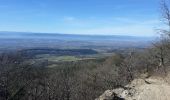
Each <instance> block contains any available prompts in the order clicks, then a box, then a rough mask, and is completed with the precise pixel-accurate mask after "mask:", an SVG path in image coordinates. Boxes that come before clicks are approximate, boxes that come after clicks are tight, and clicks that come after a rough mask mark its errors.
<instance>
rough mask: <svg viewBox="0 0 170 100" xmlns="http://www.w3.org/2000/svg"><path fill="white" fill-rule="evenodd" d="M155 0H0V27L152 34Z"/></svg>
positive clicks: (155, 22)
mask: <svg viewBox="0 0 170 100" xmlns="http://www.w3.org/2000/svg"><path fill="white" fill-rule="evenodd" d="M159 8H160V1H159V0H0V31H18V32H42V33H65V34H89V35H97V34H98V35H133V36H152V35H154V34H155V30H156V29H157V28H159V27H160V26H161V22H160V14H159V13H160V11H159V10H160V9H159Z"/></svg>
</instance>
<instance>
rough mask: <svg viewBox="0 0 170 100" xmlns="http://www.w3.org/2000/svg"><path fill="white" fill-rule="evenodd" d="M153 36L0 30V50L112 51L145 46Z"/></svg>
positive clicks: (150, 41) (152, 39)
mask: <svg viewBox="0 0 170 100" xmlns="http://www.w3.org/2000/svg"><path fill="white" fill-rule="evenodd" d="M154 40H155V38H154V37H137V36H121V35H110V36H109V35H74V34H60V33H31V32H0V45H1V46H0V52H1V51H7V50H21V49H30V48H55V49H94V50H98V51H112V50H115V49H117V50H120V49H122V48H123V49H126V48H146V47H148V46H151V43H152V42H153V41H154Z"/></svg>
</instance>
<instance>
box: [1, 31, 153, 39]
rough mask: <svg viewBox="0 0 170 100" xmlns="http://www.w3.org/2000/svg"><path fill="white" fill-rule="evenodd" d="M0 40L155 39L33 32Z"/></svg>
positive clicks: (12, 33)
mask: <svg viewBox="0 0 170 100" xmlns="http://www.w3.org/2000/svg"><path fill="white" fill-rule="evenodd" d="M0 38H23V39H25V38H27V39H31V38H45V39H61V40H89V41H95V40H101V41H102V40H121V41H128V40H129V41H132V40H135V41H136V40H137V41H139V40H142V41H150V40H153V39H154V37H141V36H123V35H77V34H61V33H32V32H2V31H1V32H0Z"/></svg>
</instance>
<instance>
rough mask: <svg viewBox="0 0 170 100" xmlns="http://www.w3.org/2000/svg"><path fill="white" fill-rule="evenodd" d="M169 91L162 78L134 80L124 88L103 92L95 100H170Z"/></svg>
mask: <svg viewBox="0 0 170 100" xmlns="http://www.w3.org/2000/svg"><path fill="white" fill-rule="evenodd" d="M169 90H170V85H169V84H168V83H167V82H166V80H164V79H163V78H158V77H155V78H153V77H152V78H148V79H145V80H144V79H135V80H133V81H132V82H131V84H129V85H127V86H125V88H118V89H114V90H107V91H105V92H104V93H103V94H102V95H101V96H100V97H99V98H97V99H96V100H170V91H169Z"/></svg>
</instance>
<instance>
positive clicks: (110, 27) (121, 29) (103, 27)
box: [62, 18, 160, 36]
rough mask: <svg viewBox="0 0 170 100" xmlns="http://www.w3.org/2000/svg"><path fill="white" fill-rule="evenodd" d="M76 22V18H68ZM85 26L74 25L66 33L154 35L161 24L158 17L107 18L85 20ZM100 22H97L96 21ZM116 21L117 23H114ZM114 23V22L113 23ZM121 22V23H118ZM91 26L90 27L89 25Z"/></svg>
mask: <svg viewBox="0 0 170 100" xmlns="http://www.w3.org/2000/svg"><path fill="white" fill-rule="evenodd" d="M67 20H69V21H72V22H73V23H74V21H75V19H73V18H67ZM82 22H83V21H82ZM84 22H86V23H85V26H84V27H81V28H79V27H73V28H72V29H68V30H67V31H63V32H64V33H75V34H93V35H94V34H100V35H115V34H116V35H134V36H152V35H154V34H155V33H156V31H155V29H157V28H158V26H159V25H160V21H159V20H157V19H151V20H137V19H130V18H129V19H128V18H114V19H109V20H107V19H105V20H104V21H98V20H96V21H90V20H89V21H87V20H86V21H84ZM94 22H96V23H99V24H96V23H94ZM114 22H115V23H114ZM111 23H113V24H111ZM118 23H119V24H118ZM81 24H83V23H81ZM88 25H89V26H91V27H89V26H88ZM63 32H62V33H63Z"/></svg>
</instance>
